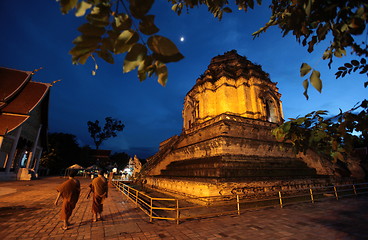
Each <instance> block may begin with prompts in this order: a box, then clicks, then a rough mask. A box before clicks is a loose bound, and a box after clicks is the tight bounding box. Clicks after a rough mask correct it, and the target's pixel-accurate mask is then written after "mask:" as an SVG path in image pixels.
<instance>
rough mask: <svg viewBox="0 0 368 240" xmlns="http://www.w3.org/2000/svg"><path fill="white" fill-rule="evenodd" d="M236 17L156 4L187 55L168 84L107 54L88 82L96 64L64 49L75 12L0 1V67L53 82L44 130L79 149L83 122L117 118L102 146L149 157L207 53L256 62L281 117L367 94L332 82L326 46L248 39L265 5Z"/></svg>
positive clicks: (276, 37)
mask: <svg viewBox="0 0 368 240" xmlns="http://www.w3.org/2000/svg"><path fill="white" fill-rule="evenodd" d="M234 11H235V12H234V13H231V14H225V15H224V17H223V20H222V21H218V20H217V19H214V18H213V17H212V15H210V14H209V13H208V12H207V10H206V9H205V8H196V9H194V10H192V11H190V14H189V15H187V14H186V13H183V14H182V15H181V16H177V15H176V14H175V13H174V12H172V11H171V6H170V4H169V3H167V2H166V1H160V0H156V3H155V6H154V9H153V10H152V11H151V13H152V14H156V18H155V21H156V25H157V26H158V27H159V28H160V32H159V33H158V34H159V35H163V36H166V37H168V38H170V39H171V40H172V41H173V42H175V44H177V46H178V48H179V50H180V51H181V52H182V54H183V55H184V56H185V58H184V59H183V60H182V61H180V62H178V63H170V64H168V68H169V82H168V84H167V86H166V87H162V86H161V85H159V84H158V83H157V82H156V79H153V78H152V79H147V80H146V81H144V82H142V83H141V82H139V80H138V79H137V76H136V75H137V73H136V71H133V72H132V73H129V74H122V63H123V57H122V56H121V57H117V58H115V64H114V65H110V64H105V62H104V61H103V60H101V59H97V61H98V65H99V69H98V71H97V75H96V76H92V75H91V71H92V70H93V68H94V63H93V62H92V61H90V60H89V61H88V62H87V63H86V64H85V65H72V63H71V56H70V55H69V54H68V51H69V50H70V49H71V48H72V47H73V44H72V41H73V39H74V38H75V37H77V36H78V35H79V32H78V31H77V28H78V26H79V25H81V24H83V23H85V20H84V18H76V17H74V15H73V14H68V15H62V14H61V13H60V11H59V5H58V3H57V2H56V1H52V0H48V1H29V0H19V1H1V2H0V22H1V27H2V28H1V31H2V33H1V37H0V48H1V55H0V56H1V58H0V65H1V66H3V67H8V68H15V69H19V70H25V71H32V70H34V69H37V68H40V67H42V68H43V69H42V70H41V71H39V72H37V74H36V75H35V76H34V77H33V80H34V81H40V82H48V83H50V82H53V81H55V80H59V79H61V81H60V82H58V83H56V84H55V85H54V86H53V87H52V89H51V100H50V113H49V131H50V132H64V133H71V134H74V135H76V136H77V138H78V141H79V143H80V145H81V146H83V145H86V144H89V145H91V146H92V147H93V141H92V139H91V138H90V136H89V134H88V130H87V121H89V120H92V121H94V120H100V121H102V122H104V118H105V117H107V116H111V117H113V118H117V119H120V120H122V121H123V122H124V124H125V126H126V128H125V129H124V131H123V132H121V133H120V134H119V135H118V137H116V138H113V139H111V140H108V141H106V142H104V143H103V144H102V146H101V148H103V149H112V150H114V151H125V152H127V153H128V154H130V155H134V154H137V155H138V157H141V158H143V157H148V156H150V155H152V154H154V153H155V151H156V150H157V148H158V146H159V143H160V142H161V141H163V140H165V139H167V138H169V137H171V136H173V135H175V134H180V132H181V128H182V117H181V111H182V107H183V101H184V96H185V94H186V93H187V92H188V91H189V90H190V89H191V87H192V86H193V85H194V83H195V81H196V79H197V78H198V77H199V75H200V74H202V73H203V72H204V71H205V70H206V68H207V66H208V64H209V63H210V60H211V58H212V57H214V56H217V55H219V54H223V53H224V52H226V51H229V50H232V49H236V50H237V51H238V53H239V54H240V55H242V56H246V57H247V58H248V59H249V60H250V61H252V62H254V63H257V64H260V65H262V68H263V70H264V71H266V72H268V73H269V74H270V77H271V80H272V81H274V82H278V87H279V91H280V93H281V94H282V98H281V100H282V102H283V110H284V115H285V119H288V118H290V117H296V116H298V115H305V114H307V113H309V112H311V111H313V110H317V109H323V110H329V111H330V112H331V113H338V112H339V108H341V109H342V110H343V111H344V110H348V109H350V108H351V107H352V106H353V105H354V104H355V103H356V102H358V101H360V100H362V99H363V98H364V97H366V95H367V89H365V88H364V87H363V82H364V80H366V79H364V78H363V77H361V76H359V75H358V74H355V75H351V76H348V77H346V78H344V79H338V80H336V79H335V77H334V72H336V69H337V68H338V67H339V66H340V65H341V64H342V63H343V62H344V61H341V60H339V59H337V60H335V62H334V64H333V66H332V69H331V70H329V69H328V67H327V62H326V61H323V60H322V59H321V55H322V51H323V50H324V49H325V48H326V46H327V45H326V44H320V45H318V46H317V47H316V48H315V49H316V50H317V51H316V52H315V53H312V54H309V53H308V52H307V50H306V48H303V47H302V46H301V45H299V44H298V43H297V42H296V41H295V39H294V38H293V37H292V36H287V37H285V38H282V37H281V34H280V30H279V29H278V28H276V27H274V28H273V29H271V30H269V31H267V32H266V33H265V34H263V35H261V37H260V38H257V39H255V40H253V38H252V36H251V34H252V33H253V32H255V31H256V30H258V29H259V28H260V27H262V26H263V24H264V23H266V22H267V21H268V16H269V13H270V11H269V9H268V8H267V6H263V7H256V10H253V11H249V12H248V13H244V12H242V11H236V10H234ZM366 31H367V30H366ZM364 35H365V36H366V34H364ZM181 37H184V39H185V40H184V41H183V42H181V41H180V38H181ZM349 59H350V58H344V59H343V60H346V61H348V60H349ZM303 62H307V63H309V64H310V65H312V67H315V68H316V69H318V70H320V71H321V78H322V80H323V90H322V94H320V93H318V92H317V91H316V90H314V89H312V88H310V90H309V95H310V100H308V101H307V100H306V99H305V97H304V96H303V94H302V93H303V91H304V89H303V87H302V81H303V80H304V78H301V77H300V76H299V67H300V65H301V63H303Z"/></svg>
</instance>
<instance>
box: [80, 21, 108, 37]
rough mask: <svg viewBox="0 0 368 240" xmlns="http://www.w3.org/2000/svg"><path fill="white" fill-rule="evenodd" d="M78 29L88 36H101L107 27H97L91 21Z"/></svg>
mask: <svg viewBox="0 0 368 240" xmlns="http://www.w3.org/2000/svg"><path fill="white" fill-rule="evenodd" d="M78 31H80V32H81V33H83V35H86V36H97V37H99V36H101V35H103V34H104V33H105V28H102V27H96V26H94V25H92V24H90V23H85V24H83V25H82V26H80V27H79V28H78Z"/></svg>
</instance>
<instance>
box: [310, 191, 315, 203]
mask: <svg viewBox="0 0 368 240" xmlns="http://www.w3.org/2000/svg"><path fill="white" fill-rule="evenodd" d="M309 192H310V196H311V200H312V203H314V197H313V190H312V188H309Z"/></svg>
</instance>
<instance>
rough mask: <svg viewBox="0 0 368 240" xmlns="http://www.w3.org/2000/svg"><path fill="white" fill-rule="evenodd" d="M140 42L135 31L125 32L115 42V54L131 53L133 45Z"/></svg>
mask: <svg viewBox="0 0 368 240" xmlns="http://www.w3.org/2000/svg"><path fill="white" fill-rule="evenodd" d="M138 40H139V36H138V34H137V33H136V32H135V31H133V30H125V31H123V32H122V33H121V34H120V35H119V36H118V37H117V39H116V41H115V49H114V53H115V54H119V53H124V52H126V51H129V50H130V48H131V47H132V45H133V44H134V43H136V42H138Z"/></svg>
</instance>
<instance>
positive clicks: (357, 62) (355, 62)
mask: <svg viewBox="0 0 368 240" xmlns="http://www.w3.org/2000/svg"><path fill="white" fill-rule="evenodd" d="M351 64H353V65H354V66H359V61H357V60H351Z"/></svg>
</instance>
